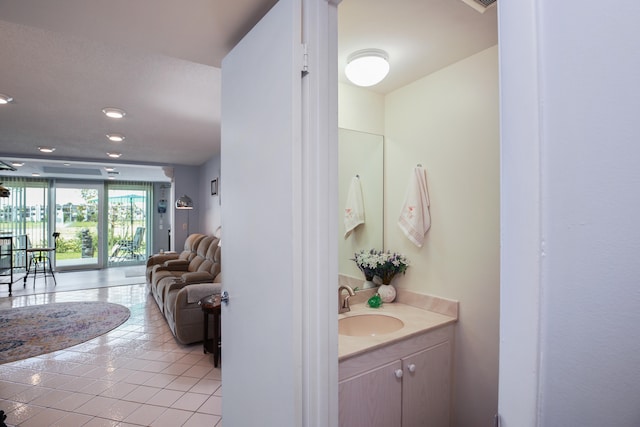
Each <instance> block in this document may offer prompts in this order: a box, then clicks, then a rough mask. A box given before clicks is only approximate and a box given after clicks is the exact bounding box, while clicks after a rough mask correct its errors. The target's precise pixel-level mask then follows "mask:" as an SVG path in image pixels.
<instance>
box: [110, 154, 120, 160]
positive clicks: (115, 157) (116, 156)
mask: <svg viewBox="0 0 640 427" xmlns="http://www.w3.org/2000/svg"><path fill="white" fill-rule="evenodd" d="M107 156H109V157H111V158H114V159H117V158H119V157H120V156H122V153H107Z"/></svg>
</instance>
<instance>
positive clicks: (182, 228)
mask: <svg viewBox="0 0 640 427" xmlns="http://www.w3.org/2000/svg"><path fill="white" fill-rule="evenodd" d="M199 171H200V168H199V167H197V166H176V167H175V168H174V170H173V185H174V188H173V191H174V193H173V194H174V199H173V200H174V201H175V200H177V199H178V198H179V197H181V196H182V195H185V194H186V195H187V196H189V197H191V200H193V205H194V207H193V209H192V210H178V209H176V207H175V204H173V205H171V204H170V205H169V206H168V207H167V210H168V209H171V210H173V215H174V227H173V228H172V229H171V233H172V236H171V237H172V239H173V246H172V248H171V249H173V250H177V251H178V252H180V251H181V250H182V248H183V247H184V241H185V240H186V238H187V236H188V235H189V234H190V233H196V232H199V230H198V228H199V224H200V222H199V221H200V212H201V210H202V203H203V200H202V199H201V198H200V190H199V189H200V188H201V186H202V184H201V182H200V173H199Z"/></svg>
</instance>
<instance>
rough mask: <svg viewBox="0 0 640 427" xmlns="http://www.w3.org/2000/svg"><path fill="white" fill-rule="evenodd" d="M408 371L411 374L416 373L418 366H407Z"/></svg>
mask: <svg viewBox="0 0 640 427" xmlns="http://www.w3.org/2000/svg"><path fill="white" fill-rule="evenodd" d="M407 369H408V370H409V372H411V373H414V372H415V371H416V365H415V364H414V363H411V364H409V366H407Z"/></svg>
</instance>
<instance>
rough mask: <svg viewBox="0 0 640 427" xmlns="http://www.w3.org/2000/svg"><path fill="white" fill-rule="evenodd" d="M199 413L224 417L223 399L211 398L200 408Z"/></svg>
mask: <svg viewBox="0 0 640 427" xmlns="http://www.w3.org/2000/svg"><path fill="white" fill-rule="evenodd" d="M198 412H202V413H204V414H213V415H220V416H222V398H221V397H219V396H210V397H209V398H208V399H207V400H206V401H205V402H204V403H203V404H202V406H200V408H198Z"/></svg>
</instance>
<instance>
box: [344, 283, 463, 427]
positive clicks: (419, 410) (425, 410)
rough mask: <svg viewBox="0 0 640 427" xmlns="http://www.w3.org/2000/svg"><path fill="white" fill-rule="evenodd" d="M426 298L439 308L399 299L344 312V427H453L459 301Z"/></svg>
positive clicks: (359, 305)
mask: <svg viewBox="0 0 640 427" xmlns="http://www.w3.org/2000/svg"><path fill="white" fill-rule="evenodd" d="M420 298H422V301H419V302H422V304H420V306H421V307H422V306H425V305H426V306H427V307H430V308H433V307H437V309H438V311H440V312H435V311H432V310H429V309H423V308H418V307H415V306H413V305H408V304H403V303H399V302H395V303H391V304H383V306H382V307H381V308H378V309H372V308H369V307H367V306H366V305H365V304H353V305H352V306H351V311H350V312H348V313H344V314H340V315H339V320H338V323H339V338H338V342H339V386H338V387H339V405H340V408H339V420H340V423H339V425H340V426H341V427H359V426H362V427H372V426H380V427H389V426H402V427H414V426H416V427H418V426H420V427H424V426H429V427H430V426H433V427H447V426H449V418H450V403H451V402H450V401H451V370H452V357H451V356H452V346H453V336H454V327H455V322H456V321H457V302H454V301H446V300H445V301H444V304H443V300H440V299H437V298H436V299H432V298H431V297H426V296H420ZM436 300H437V301H436ZM447 303H449V304H447ZM443 313H444V314H443ZM385 318H386V319H385Z"/></svg>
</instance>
